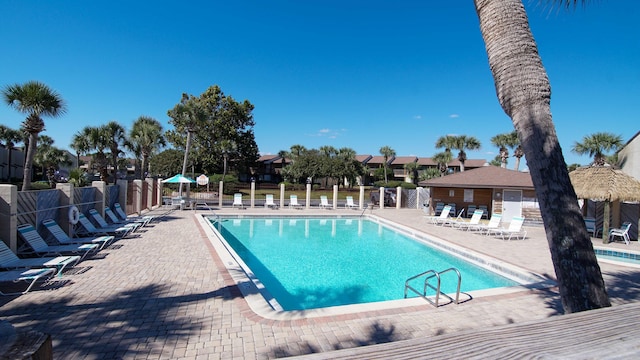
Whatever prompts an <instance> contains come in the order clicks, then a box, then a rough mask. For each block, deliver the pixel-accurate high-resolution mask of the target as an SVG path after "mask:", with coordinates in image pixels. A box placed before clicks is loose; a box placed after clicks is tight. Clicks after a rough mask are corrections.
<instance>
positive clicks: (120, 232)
mask: <svg viewBox="0 0 640 360" xmlns="http://www.w3.org/2000/svg"><path fill="white" fill-rule="evenodd" d="M78 224H80V226H81V227H82V229H79V230H78V231H77V234H79V235H93V236H97V235H114V236H117V237H125V236H126V235H127V234H129V233H130V232H132V231H133V228H132V227H126V226H119V227H116V226H113V227H108V228H97V227H96V226H95V225H93V223H92V222H91V221H89V219H88V218H87V217H86V216H84V214H82V213H80V218H79V219H78Z"/></svg>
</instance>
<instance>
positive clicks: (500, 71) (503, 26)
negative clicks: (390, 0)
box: [474, 0, 611, 313]
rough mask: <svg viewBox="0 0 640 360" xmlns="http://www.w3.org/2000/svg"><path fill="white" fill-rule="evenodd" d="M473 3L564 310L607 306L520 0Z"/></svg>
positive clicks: (546, 81)
mask: <svg viewBox="0 0 640 360" xmlns="http://www.w3.org/2000/svg"><path fill="white" fill-rule="evenodd" d="M562 2H564V3H567V4H571V3H574V2H576V1H575V0H563V1H562ZM474 4H475V7H476V13H477V15H478V19H479V21H480V31H481V33H482V37H483V39H484V42H485V47H486V50H487V55H488V60H489V68H490V70H491V73H492V75H493V79H494V83H495V88H496V95H497V97H498V101H499V103H500V105H501V106H502V108H503V110H504V112H505V113H506V114H507V116H509V117H510V118H511V120H512V122H513V125H514V127H515V129H516V131H517V132H518V138H519V139H520V141H521V143H522V150H523V152H524V154H525V156H526V157H527V163H528V166H529V171H530V174H531V179H532V180H533V184H534V186H535V189H536V194H537V197H538V202H539V206H540V213H541V215H542V219H543V222H544V226H545V231H546V234H547V241H548V243H549V249H550V252H551V259H552V261H553V265H554V269H555V273H556V278H557V279H558V287H559V291H560V298H561V301H562V305H563V308H564V311H565V312H566V313H573V312H578V311H584V310H590V309H596V308H602V307H607V306H611V302H610V301H609V297H608V295H607V291H606V288H605V284H604V280H603V279H602V273H601V272H600V267H599V265H598V261H597V259H596V256H595V253H594V251H593V244H592V243H591V238H590V237H589V234H588V233H587V229H586V226H585V224H584V220H583V218H582V213H581V212H580V208H579V207H578V200H577V197H576V194H575V191H574V189H573V186H572V185H571V180H570V179H569V173H568V171H567V165H566V163H565V161H564V156H563V155H562V150H561V148H560V144H559V141H558V137H557V135H556V131H555V127H554V125H553V120H552V116H551V105H550V99H551V85H550V83H549V79H548V77H547V73H546V71H545V69H544V66H543V65H542V59H541V58H540V55H539V53H538V48H537V45H536V42H535V40H534V38H533V34H532V33H531V29H530V27H529V22H528V19H527V13H526V10H525V8H524V5H523V4H522V0H474Z"/></svg>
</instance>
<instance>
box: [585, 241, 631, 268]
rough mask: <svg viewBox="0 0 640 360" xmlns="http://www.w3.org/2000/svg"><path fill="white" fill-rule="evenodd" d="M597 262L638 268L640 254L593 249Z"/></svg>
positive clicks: (604, 248)
mask: <svg viewBox="0 0 640 360" xmlns="http://www.w3.org/2000/svg"><path fill="white" fill-rule="evenodd" d="M593 250H594V251H595V253H596V257H597V258H598V261H602V262H606V263H611V264H616V265H621V266H629V267H635V268H640V252H638V251H633V250H616V249H609V248H606V247H597V246H596V247H594V248H593Z"/></svg>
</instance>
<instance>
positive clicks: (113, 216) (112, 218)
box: [104, 206, 151, 226]
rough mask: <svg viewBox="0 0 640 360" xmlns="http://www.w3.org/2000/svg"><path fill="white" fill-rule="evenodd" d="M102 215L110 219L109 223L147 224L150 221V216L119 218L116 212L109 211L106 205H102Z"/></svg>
mask: <svg viewBox="0 0 640 360" xmlns="http://www.w3.org/2000/svg"><path fill="white" fill-rule="evenodd" d="M104 215H105V216H106V219H107V220H108V221H111V224H118V225H125V224H140V226H147V225H148V224H149V222H151V217H147V218H142V217H141V218H131V219H129V218H127V219H120V218H119V217H118V216H117V215H116V213H114V212H113V211H111V209H110V208H109V207H108V206H105V207H104Z"/></svg>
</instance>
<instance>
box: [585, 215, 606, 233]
mask: <svg viewBox="0 0 640 360" xmlns="http://www.w3.org/2000/svg"><path fill="white" fill-rule="evenodd" d="M584 225H585V226H586V227H587V232H588V233H589V234H591V236H592V237H598V234H601V233H602V227H600V228H599V229H597V228H596V219H595V218H592V217H586V218H584Z"/></svg>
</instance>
